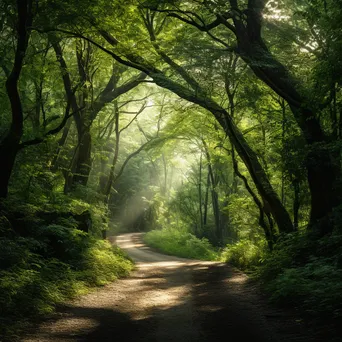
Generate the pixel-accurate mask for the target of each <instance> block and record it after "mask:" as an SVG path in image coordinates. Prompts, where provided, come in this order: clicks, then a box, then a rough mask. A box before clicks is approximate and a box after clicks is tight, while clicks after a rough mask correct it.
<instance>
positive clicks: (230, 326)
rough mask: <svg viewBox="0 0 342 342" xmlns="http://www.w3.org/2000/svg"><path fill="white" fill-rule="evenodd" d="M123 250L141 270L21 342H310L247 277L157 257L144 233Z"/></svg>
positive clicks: (121, 240) (128, 239) (122, 240)
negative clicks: (148, 245) (144, 240)
mask: <svg viewBox="0 0 342 342" xmlns="http://www.w3.org/2000/svg"><path fill="white" fill-rule="evenodd" d="M116 243H117V244H118V245H119V246H120V247H121V248H122V249H124V250H125V251H126V252H127V253H128V254H129V255H130V256H131V257H132V258H133V259H134V260H135V262H136V264H137V269H136V271H134V272H133V273H132V275H131V276H130V277H129V278H127V279H121V280H119V281H117V282H114V283H112V284H110V285H108V286H105V287H103V288H101V289H98V290H97V291H95V292H93V293H90V294H88V295H86V296H83V297H82V298H80V299H78V300H76V301H74V302H72V303H70V304H69V305H68V306H65V307H64V308H63V309H61V310H60V312H59V313H58V315H57V316H55V317H53V318H52V319H50V320H48V321H46V322H44V323H43V324H41V325H40V326H39V328H37V329H36V331H34V332H32V333H31V334H30V335H28V336H26V337H25V338H24V339H22V340H21V341H24V342H38V341H44V342H57V341H62V342H75V341H83V342H90V341H98V342H107V341H108V342H109V341H117V342H122V341H132V342H134V341H146V342H157V341H158V342H164V341H165V342H167V341H174V342H182V341H187V342H189V341H199V342H204V341H225V342H235V341H236V342H238V341H242V342H244V341H246V342H247V341H253V342H255V341H265V342H266V341H272V342H277V341H311V340H310V339H308V337H307V336H304V327H302V326H301V324H300V323H299V322H296V321H295V319H294V317H292V316H290V315H286V314H285V313H283V312H280V311H275V310H274V309H271V308H269V307H268V306H267V305H266V304H265V301H264V299H262V298H261V297H260V296H259V295H258V293H257V291H256V289H255V288H253V287H252V286H251V285H250V284H249V283H248V282H247V277H246V276H245V275H244V274H243V273H241V272H239V271H237V270H235V269H233V268H231V267H229V266H227V265H225V264H221V263H214V262H203V261H194V260H188V259H181V258H177V257H173V256H167V255H162V254H159V253H155V252H153V251H151V250H150V249H149V248H148V247H146V246H145V245H144V244H143V243H142V239H141V234H138V233H134V234H125V235H120V236H118V237H117V238H116Z"/></svg>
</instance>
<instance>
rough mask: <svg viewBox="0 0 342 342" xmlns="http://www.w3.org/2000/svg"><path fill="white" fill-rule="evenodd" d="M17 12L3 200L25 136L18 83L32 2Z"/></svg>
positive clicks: (0, 154)
mask: <svg viewBox="0 0 342 342" xmlns="http://www.w3.org/2000/svg"><path fill="white" fill-rule="evenodd" d="M17 10H18V23H17V35H18V36H17V47H16V51H15V59H14V65H13V68H12V71H11V73H10V74H9V76H8V78H7V80H6V91H7V95H8V98H9V101H10V104H11V110H12V122H11V126H10V129H9V131H8V133H7V135H6V136H5V138H4V139H3V140H2V141H1V143H0V163H1V167H0V197H2V198H4V197H6V196H7V193H8V184H9V180H10V177H11V174H12V170H13V167H14V162H15V158H16V156H17V153H18V150H19V144H20V140H21V137H22V135H23V124H24V117H23V109H22V103H21V99H20V95H19V90H18V82H19V77H20V74H21V70H22V67H23V62H24V57H25V54H26V50H27V47H28V41H29V38H30V27H31V26H32V13H31V11H32V0H17Z"/></svg>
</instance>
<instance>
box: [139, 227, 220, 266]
mask: <svg viewBox="0 0 342 342" xmlns="http://www.w3.org/2000/svg"><path fill="white" fill-rule="evenodd" d="M144 241H145V242H146V243H147V244H148V245H149V246H151V247H153V248H156V249H158V250H160V251H161V252H163V253H166V254H170V255H176V256H179V257H183V258H192V259H199V260H216V259H217V252H216V251H215V250H214V248H213V246H212V245H211V244H210V242H209V241H208V240H207V239H205V238H202V239H198V238H197V237H196V236H194V235H193V234H190V233H188V232H186V231H182V230H177V229H175V228H166V229H162V230H152V231H150V232H148V233H147V234H146V235H145V236H144Z"/></svg>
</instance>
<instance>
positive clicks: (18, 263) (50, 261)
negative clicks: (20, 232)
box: [0, 225, 133, 340]
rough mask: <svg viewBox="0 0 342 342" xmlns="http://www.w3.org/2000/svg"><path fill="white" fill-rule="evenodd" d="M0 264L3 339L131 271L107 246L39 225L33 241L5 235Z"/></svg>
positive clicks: (74, 232) (71, 231)
mask: <svg viewBox="0 0 342 342" xmlns="http://www.w3.org/2000/svg"><path fill="white" fill-rule="evenodd" d="M0 264H1V270H0V336H3V337H4V339H5V340H6V339H7V340H12V339H13V336H15V335H16V334H17V333H18V332H20V330H21V329H23V328H24V327H25V324H26V322H28V321H30V320H32V319H33V318H37V317H40V316H43V315H46V314H49V313H52V312H53V311H54V310H55V308H56V305H58V304H61V303H63V302H65V301H67V300H69V299H71V298H75V297H77V296H79V295H82V294H85V293H87V292H88V291H89V290H90V289H91V288H92V287H94V286H101V285H104V284H107V283H109V282H111V281H113V280H115V279H117V278H120V277H124V276H127V275H128V274H129V272H130V271H131V270H132V268H133V263H132V262H131V261H130V260H129V259H128V258H127V257H126V256H125V255H124V253H123V252H122V251H121V250H120V249H118V248H115V247H112V246H111V245H110V243H109V242H107V241H101V240H96V239H95V238H92V237H90V236H89V235H88V234H87V233H84V232H81V231H79V230H77V229H71V228H69V227H63V226H56V225H53V226H48V227H40V228H39V229H37V230H36V232H35V235H34V236H30V237H25V238H24V237H18V236H6V237H4V236H3V237H1V238H0Z"/></svg>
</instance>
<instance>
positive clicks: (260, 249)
mask: <svg viewBox="0 0 342 342" xmlns="http://www.w3.org/2000/svg"><path fill="white" fill-rule="evenodd" d="M266 251H267V245H266V243H265V241H263V243H262V245H261V246H260V245H256V244H254V243H253V242H252V241H250V240H247V239H243V240H240V241H239V242H237V243H235V244H233V245H227V246H226V247H225V248H224V249H223V250H222V252H221V255H220V259H221V260H222V261H224V262H228V263H231V264H232V265H235V266H237V267H239V268H241V269H244V270H245V269H252V268H254V267H255V266H258V265H260V264H261V262H262V261H263V260H264V258H265V257H266V255H267V252H266Z"/></svg>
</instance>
